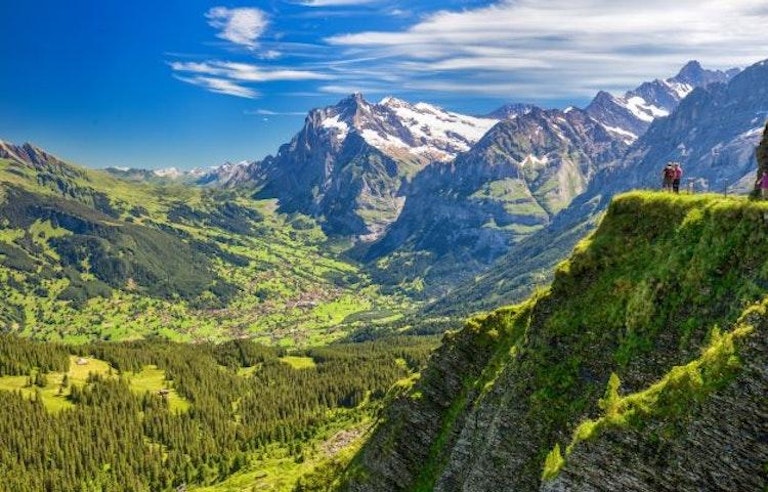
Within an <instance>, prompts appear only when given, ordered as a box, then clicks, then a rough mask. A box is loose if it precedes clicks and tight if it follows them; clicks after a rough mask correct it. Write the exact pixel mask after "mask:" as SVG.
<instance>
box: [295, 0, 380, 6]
mask: <svg viewBox="0 0 768 492" xmlns="http://www.w3.org/2000/svg"><path fill="white" fill-rule="evenodd" d="M377 1H379V0H306V1H304V2H300V4H301V5H304V6H305V7H341V6H345V7H348V6H350V5H365V4H370V3H376V2H377Z"/></svg>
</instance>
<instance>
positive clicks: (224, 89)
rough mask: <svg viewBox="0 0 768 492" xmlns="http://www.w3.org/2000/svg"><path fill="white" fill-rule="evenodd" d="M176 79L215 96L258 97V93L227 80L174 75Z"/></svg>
mask: <svg viewBox="0 0 768 492" xmlns="http://www.w3.org/2000/svg"><path fill="white" fill-rule="evenodd" d="M176 78H177V79H179V80H181V81H183V82H187V83H188V84H192V85H196V86H199V87H203V88H205V89H207V90H209V91H210V92H215V93H217V94H227V95H229V96H237V97H244V98H247V99H254V98H256V97H257V96H258V95H259V93H258V92H256V91H255V90H253V89H251V88H248V87H245V86H242V85H240V84H237V83H235V82H232V81H231V80H227V79H221V78H216V77H205V76H202V75H196V76H193V77H183V76H179V75H176Z"/></svg>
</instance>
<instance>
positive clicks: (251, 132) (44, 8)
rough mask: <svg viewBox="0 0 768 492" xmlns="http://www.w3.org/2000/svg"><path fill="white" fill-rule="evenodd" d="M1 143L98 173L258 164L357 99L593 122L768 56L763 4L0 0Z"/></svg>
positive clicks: (721, 0) (696, 0)
mask: <svg viewBox="0 0 768 492" xmlns="http://www.w3.org/2000/svg"><path fill="white" fill-rule="evenodd" d="M0 19H3V28H2V40H1V41H0V61H1V62H2V63H1V64H0V67H2V68H0V139H2V140H6V141H10V142H13V143H23V142H32V143H34V144H36V145H38V146H40V147H42V148H44V149H45V150H48V151H49V152H52V153H53V154H55V155H57V156H59V157H60V158H63V159H65V160H68V161H70V162H74V163H77V164H82V165H86V166H90V167H107V166H121V167H141V168H167V167H177V168H183V169H189V168H194V167H208V166H214V165H218V164H222V163H224V162H226V161H230V162H239V161H242V160H258V159H263V158H264V157H265V156H266V155H268V154H275V153H276V152H277V149H278V147H279V146H280V145H281V144H283V143H286V142H288V141H290V139H291V138H292V137H293V135H294V134H295V133H297V132H298V131H299V130H300V129H301V127H302V125H303V121H304V117H305V116H306V114H307V112H308V111H309V110H311V109H313V108H318V107H324V106H329V105H332V104H335V103H336V102H338V101H339V100H340V99H342V98H344V97H346V96H347V95H349V94H351V93H354V92H361V93H362V94H363V95H364V97H365V98H366V100H368V101H370V102H377V101H379V100H381V99H382V98H383V97H385V96H389V95H392V96H395V97H398V98H401V99H404V100H406V101H410V102H412V103H416V102H420V101H423V102H428V103H431V104H435V105H438V106H440V107H443V108H444V109H447V110H450V111H455V112H460V113H466V114H486V113H489V112H491V111H493V110H494V109H497V108H498V107H500V106H502V105H504V104H508V103H517V102H524V103H535V104H539V105H541V106H544V107H566V106H569V105H575V106H580V107H583V106H585V105H586V104H588V102H589V100H590V99H591V98H592V97H593V96H594V95H595V93H596V92H597V91H598V90H601V89H602V90H608V91H609V92H612V93H615V94H623V93H624V92H625V91H627V90H630V89H632V88H634V87H636V86H638V85H639V84H640V83H641V82H643V81H646V80H653V79H655V78H667V77H671V76H673V75H675V74H676V73H677V71H678V70H679V69H680V68H681V67H682V66H683V65H684V64H685V63H686V62H687V61H689V60H698V61H700V62H701V63H702V64H703V65H704V67H705V68H710V69H728V68H732V67H740V68H744V67H746V66H748V65H751V64H753V63H756V62H758V61H761V60H763V59H766V58H768V30H766V29H764V26H766V25H768V2H766V1H765V0H675V1H674V2H672V1H669V0H642V1H637V0H633V1H627V0H505V1H488V0H463V1H459V0H427V1H419V0H386V1H385V0H258V1H239V0H234V1H227V2H224V1H201V0H152V1H149V0H130V1H126V0H67V1H61V0H24V1H19V0H0Z"/></svg>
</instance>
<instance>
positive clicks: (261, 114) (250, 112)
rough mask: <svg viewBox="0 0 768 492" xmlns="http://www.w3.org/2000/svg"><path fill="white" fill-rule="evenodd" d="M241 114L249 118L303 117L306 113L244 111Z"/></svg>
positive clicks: (265, 110) (266, 110)
mask: <svg viewBox="0 0 768 492" xmlns="http://www.w3.org/2000/svg"><path fill="white" fill-rule="evenodd" d="M243 114H246V115H250V116H305V115H306V114H307V112H306V111H272V110H269V109H246V110H245V111H243Z"/></svg>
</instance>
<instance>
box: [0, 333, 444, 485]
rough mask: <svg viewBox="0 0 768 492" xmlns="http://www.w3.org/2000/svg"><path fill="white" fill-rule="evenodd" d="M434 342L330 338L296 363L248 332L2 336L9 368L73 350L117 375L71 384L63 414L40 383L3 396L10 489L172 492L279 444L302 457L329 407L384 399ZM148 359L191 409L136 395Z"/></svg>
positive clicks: (45, 362) (4, 369)
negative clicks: (64, 338) (213, 338)
mask: <svg viewBox="0 0 768 492" xmlns="http://www.w3.org/2000/svg"><path fill="white" fill-rule="evenodd" d="M434 344H435V340H434V339H428V338H417V337H409V338H407V337H399V338H390V339H384V340H379V341H372V342H365V343H360V344H338V345H332V346H327V347H323V348H317V349H311V350H307V351H304V352H301V353H299V354H298V355H303V356H306V357H312V359H313V360H314V363H315V366H314V367H311V368H307V369H295V368H293V367H291V366H290V365H289V364H286V363H285V362H283V361H281V360H280V357H282V356H284V355H286V351H285V350H284V349H280V348H274V347H265V346H260V345H258V344H256V343H253V342H251V341H249V340H235V341H230V342H227V343H224V344H220V345H214V344H198V345H190V344H186V345H185V344H177V343H172V342H168V341H164V340H142V341H135V342H124V343H105V342H101V343H95V344H90V345H83V346H66V345H55V344H46V343H39V342H34V341H30V340H26V339H23V338H18V337H15V336H11V335H2V336H0V374H2V375H14V374H15V375H26V374H30V373H32V372H34V371H37V372H38V373H44V372H65V371H67V370H68V364H69V357H70V355H83V356H91V357H95V358H98V359H102V360H105V361H107V362H109V364H110V365H111V367H112V368H113V371H110V372H113V373H114V374H96V373H91V374H90V375H89V377H88V380H87V382H86V384H84V385H78V384H68V385H67V387H66V388H62V389H61V390H60V391H65V393H64V394H65V395H66V398H67V399H68V400H69V401H70V402H71V403H73V404H74V405H73V406H72V407H71V408H67V409H64V410H61V411H58V412H50V411H47V410H46V408H45V407H44V405H43V402H42V399H43V396H42V395H41V392H40V390H39V389H38V390H37V392H36V393H35V394H34V396H33V397H31V398H29V397H25V396H24V395H22V393H21V392H5V394H3V395H2V398H0V436H3V446H2V447H0V476H2V477H3V481H2V482H1V483H0V490H9V491H10V490H13V491H18V492H24V491H38V490H47V491H67V492H69V491H77V490H103V491H111V490H115V491H117V490H126V491H147V490H152V491H162V490H174V489H175V488H176V487H178V486H180V485H182V484H211V483H215V482H217V481H220V480H222V479H224V478H226V477H227V476H229V475H231V474H232V473H235V472H236V471H238V470H240V469H242V468H244V467H246V466H248V464H249V463H250V460H251V458H252V457H253V456H254V455H256V454H257V453H259V452H264V451H265V450H266V449H267V447H268V446H270V445H273V444H276V443H277V444H280V445H282V446H285V447H287V448H289V449H291V450H292V452H293V453H294V454H295V455H296V456H297V457H299V456H300V455H301V452H302V446H304V445H305V443H307V442H308V441H310V440H311V439H313V437H314V436H315V435H316V434H317V432H318V431H320V430H321V429H322V428H323V426H324V425H327V420H328V417H327V416H328V413H329V410H333V409H340V408H346V409H353V410H352V411H353V412H354V411H355V410H354V409H360V408H361V407H360V405H361V403H362V402H364V401H368V400H370V401H373V402H375V401H378V400H380V399H381V398H383V397H384V395H385V393H386V392H387V390H388V389H389V388H390V387H391V386H392V384H393V383H394V382H395V381H397V380H398V379H401V378H403V377H406V376H408V375H409V374H411V373H412V372H413V371H415V370H418V369H419V368H420V367H421V366H423V365H424V364H425V362H426V359H427V357H428V355H429V353H430V351H431V349H432V348H433V347H434ZM294 355H296V354H294ZM147 365H155V366H157V367H159V368H160V369H163V370H164V371H165V377H166V381H165V384H166V385H167V387H168V388H173V389H174V390H175V392H176V393H178V394H179V395H180V396H181V397H183V398H185V399H186V400H187V401H188V402H189V403H190V406H189V408H188V409H187V410H185V411H178V410H176V411H172V410H171V409H170V408H169V404H168V400H167V398H166V397H164V395H162V394H159V393H158V392H144V393H143V394H139V393H136V392H135V391H132V389H131V385H130V378H131V376H130V373H131V372H135V371H139V370H141V369H142V368H143V367H145V366H147ZM244 368H251V369H250V370H249V371H244V370H243V369H244ZM49 379H51V378H49ZM62 386H64V385H62ZM362 412H363V410H360V415H362Z"/></svg>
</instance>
